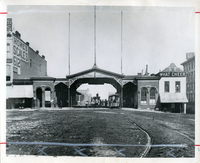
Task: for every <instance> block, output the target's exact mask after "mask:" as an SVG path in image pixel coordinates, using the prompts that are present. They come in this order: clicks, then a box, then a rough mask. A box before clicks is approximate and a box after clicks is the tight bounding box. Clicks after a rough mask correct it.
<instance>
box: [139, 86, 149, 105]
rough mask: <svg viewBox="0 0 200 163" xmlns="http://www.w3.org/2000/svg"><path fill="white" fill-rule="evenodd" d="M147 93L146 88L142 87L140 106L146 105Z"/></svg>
mask: <svg viewBox="0 0 200 163" xmlns="http://www.w3.org/2000/svg"><path fill="white" fill-rule="evenodd" d="M147 93H148V90H147V88H145V87H143V88H142V89H141V103H142V104H146V103H147Z"/></svg>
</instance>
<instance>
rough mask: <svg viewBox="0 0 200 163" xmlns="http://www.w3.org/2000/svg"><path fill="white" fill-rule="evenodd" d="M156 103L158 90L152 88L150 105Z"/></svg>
mask: <svg viewBox="0 0 200 163" xmlns="http://www.w3.org/2000/svg"><path fill="white" fill-rule="evenodd" d="M155 103H156V88H154V87H152V88H151V89H150V104H155Z"/></svg>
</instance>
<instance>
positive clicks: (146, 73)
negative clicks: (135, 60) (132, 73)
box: [144, 65, 149, 76]
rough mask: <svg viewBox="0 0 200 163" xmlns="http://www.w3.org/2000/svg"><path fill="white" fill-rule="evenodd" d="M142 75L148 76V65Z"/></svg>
mask: <svg viewBox="0 0 200 163" xmlns="http://www.w3.org/2000/svg"><path fill="white" fill-rule="evenodd" d="M144 75H146V76H148V75H149V73H148V65H146V72H145V74H144Z"/></svg>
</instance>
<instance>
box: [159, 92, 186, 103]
mask: <svg viewBox="0 0 200 163" xmlns="http://www.w3.org/2000/svg"><path fill="white" fill-rule="evenodd" d="M160 102H161V103H186V102H188V99H187V97H186V94H184V93H161V94H160Z"/></svg>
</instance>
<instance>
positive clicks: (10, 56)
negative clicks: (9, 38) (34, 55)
mask: <svg viewBox="0 0 200 163" xmlns="http://www.w3.org/2000/svg"><path fill="white" fill-rule="evenodd" d="M7 58H12V54H11V52H10V44H9V43H7Z"/></svg>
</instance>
